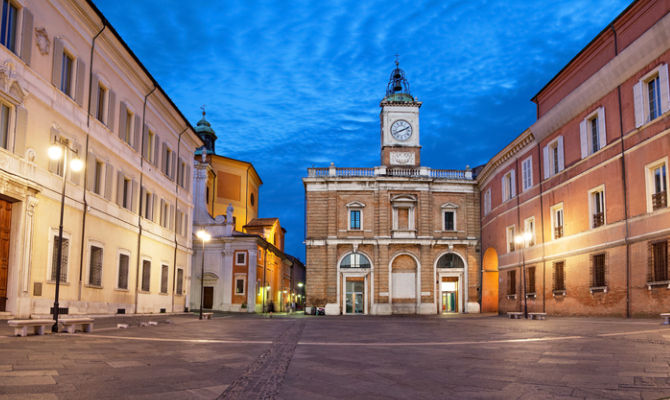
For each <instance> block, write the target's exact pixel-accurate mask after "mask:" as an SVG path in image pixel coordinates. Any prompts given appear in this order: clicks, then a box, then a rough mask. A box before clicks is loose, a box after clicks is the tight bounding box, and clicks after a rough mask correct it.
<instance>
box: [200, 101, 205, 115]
mask: <svg viewBox="0 0 670 400" xmlns="http://www.w3.org/2000/svg"><path fill="white" fill-rule="evenodd" d="M200 109H201V110H202V116H203V117H204V116H205V105H204V104H203V105H201V106H200Z"/></svg>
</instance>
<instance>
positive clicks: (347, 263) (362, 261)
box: [340, 253, 370, 268]
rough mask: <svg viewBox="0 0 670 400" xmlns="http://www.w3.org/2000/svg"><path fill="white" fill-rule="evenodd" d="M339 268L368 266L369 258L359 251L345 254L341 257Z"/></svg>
mask: <svg viewBox="0 0 670 400" xmlns="http://www.w3.org/2000/svg"><path fill="white" fill-rule="evenodd" d="M340 268H370V260H368V258H367V257H366V256H364V255H363V254H361V253H351V254H347V255H346V256H345V257H344V258H343V259H342V262H341V263H340Z"/></svg>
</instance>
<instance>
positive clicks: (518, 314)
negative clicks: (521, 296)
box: [507, 311, 523, 319]
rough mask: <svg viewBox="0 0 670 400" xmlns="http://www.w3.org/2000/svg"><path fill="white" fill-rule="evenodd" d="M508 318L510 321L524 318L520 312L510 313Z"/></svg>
mask: <svg viewBox="0 0 670 400" xmlns="http://www.w3.org/2000/svg"><path fill="white" fill-rule="evenodd" d="M507 316H508V317H509V318H510V319H521V317H523V313H522V312H520V311H508V312H507Z"/></svg>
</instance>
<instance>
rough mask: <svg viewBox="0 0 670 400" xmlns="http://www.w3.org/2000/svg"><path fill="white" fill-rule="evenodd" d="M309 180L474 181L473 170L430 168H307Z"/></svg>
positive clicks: (332, 166)
mask: <svg viewBox="0 0 670 400" xmlns="http://www.w3.org/2000/svg"><path fill="white" fill-rule="evenodd" d="M307 176H308V177H309V178H319V177H372V176H391V177H416V178H433V179H450V180H467V181H471V180H473V179H474V178H473V175H472V170H471V169H469V168H468V169H466V170H454V169H432V168H428V167H416V168H414V167H388V168H387V167H384V166H381V167H376V168H336V167H335V166H334V165H331V166H330V167H329V168H307Z"/></svg>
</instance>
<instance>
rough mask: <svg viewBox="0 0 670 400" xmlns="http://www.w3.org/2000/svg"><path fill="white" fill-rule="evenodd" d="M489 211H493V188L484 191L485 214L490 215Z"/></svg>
mask: <svg viewBox="0 0 670 400" xmlns="http://www.w3.org/2000/svg"><path fill="white" fill-rule="evenodd" d="M489 213H491V188H488V189H486V192H484V215H489Z"/></svg>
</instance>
